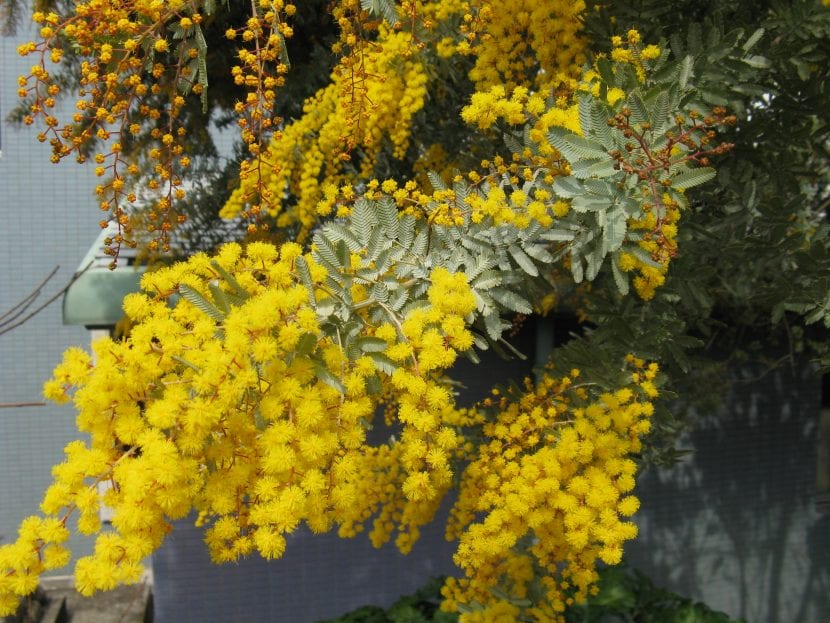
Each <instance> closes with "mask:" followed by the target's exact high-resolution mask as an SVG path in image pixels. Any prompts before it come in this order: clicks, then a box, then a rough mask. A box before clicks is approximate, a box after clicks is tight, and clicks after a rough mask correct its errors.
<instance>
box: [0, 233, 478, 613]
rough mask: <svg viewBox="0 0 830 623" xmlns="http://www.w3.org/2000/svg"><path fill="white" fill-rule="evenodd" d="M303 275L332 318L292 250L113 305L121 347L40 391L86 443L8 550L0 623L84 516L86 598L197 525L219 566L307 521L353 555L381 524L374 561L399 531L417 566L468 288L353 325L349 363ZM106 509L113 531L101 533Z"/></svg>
mask: <svg viewBox="0 0 830 623" xmlns="http://www.w3.org/2000/svg"><path fill="white" fill-rule="evenodd" d="M355 261H358V262H359V256H356V257H355ZM298 263H303V264H304V265H305V269H304V270H305V271H307V274H308V275H309V276H310V279H311V280H312V281H311V282H310V284H311V285H312V286H313V288H314V289H316V290H317V292H316V296H317V297H318V300H322V299H324V298H325V297H326V289H325V285H324V280H325V278H326V277H327V273H326V271H325V270H324V269H323V268H322V267H321V266H319V265H317V264H315V263H314V260H313V259H312V257H311V256H310V255H306V256H302V257H301V247H300V246H299V245H297V244H295V243H288V244H285V245H283V246H282V247H281V248H279V249H277V248H276V247H274V246H272V245H268V244H264V243H252V244H250V245H248V247H247V249H246V250H244V251H243V249H242V248H241V247H240V246H239V245H235V244H231V245H226V246H225V247H223V248H222V249H221V251H220V252H219V254H218V255H217V256H216V257H215V258H209V257H208V256H206V255H204V254H197V255H195V256H193V257H192V258H191V259H190V260H188V261H187V262H184V263H180V264H175V265H173V266H171V267H168V268H164V269H161V270H159V271H156V272H153V273H149V274H147V275H145V276H144V278H143V280H142V287H143V289H144V291H145V292H146V293H147V294H133V295H130V296H128V297H127V298H126V300H125V303H124V308H125V311H126V312H127V314H128V315H129V316H130V318H131V319H132V321H134V323H135V325H134V327H133V329H132V331H131V333H130V336H129V338H127V339H126V340H124V341H113V340H111V339H103V340H100V341H98V342H96V343H95V344H94V346H93V349H94V353H95V360H96V361H95V364H94V365H93V364H92V359H91V357H90V356H89V355H87V354H86V353H84V352H83V351H80V350H79V349H71V350H70V351H68V352H67V353H66V356H65V359H64V361H63V363H62V364H61V365H59V366H58V367H57V369H56V370H55V374H54V378H53V379H52V380H50V381H49V382H48V383H47V385H46V388H45V392H46V394H47V395H48V396H49V397H50V398H52V399H56V400H63V401H65V400H67V399H69V397H70V395H71V397H72V399H73V401H74V403H75V406H76V407H77V409H78V418H77V422H78V427H79V429H80V430H81V431H82V432H85V433H88V434H89V436H90V441H89V442H88V443H84V442H81V441H76V442H72V443H71V444H69V446H67V448H66V460H65V462H64V463H62V464H60V465H58V466H57V467H55V469H54V471H53V475H54V484H52V485H51V486H50V487H49V489H48V490H47V492H46V494H45V496H44V499H43V503H42V505H41V509H42V511H43V513H44V514H45V518H43V519H40V518H30V519H27V520H26V521H25V522H24V524H23V526H22V527H21V531H20V537H19V538H18V540H17V542H16V543H14V544H10V545H4V546H3V547H2V548H0V563H2V564H0V604H1V605H2V608H3V610H2V612H3V613H7V612H9V611H11V610H13V609H14V604H15V603H16V600H17V598H18V596H21V595H26V594H29V593H31V591H32V590H34V588H35V586H36V585H37V578H38V575H39V574H40V573H41V572H43V571H44V570H46V569H50V568H54V567H55V566H62V565H65V564H66V563H67V562H68V558H69V556H68V552H66V551H65V550H64V549H62V547H61V543H62V542H63V541H65V540H66V537H67V533H66V530H65V528H64V525H65V523H66V521H67V519H68V517H69V515H70V514H72V513H73V512H76V511H77V513H78V514H79V524H78V525H79V530H80V531H81V532H83V533H86V534H98V536H97V539H96V545H95V550H94V553H93V554H92V555H91V556H88V557H85V558H81V559H80V560H78V562H77V564H76V567H75V580H76V585H77V587H78V589H79V590H80V591H81V592H82V593H83V594H87V595H88V594H90V593H92V592H94V591H95V590H105V589H109V588H112V587H113V586H115V584H117V583H125V582H133V581H136V580H138V579H139V578H140V575H141V572H142V569H141V564H140V562H141V560H142V559H143V558H145V557H146V556H147V555H149V554H150V553H151V552H152V551H153V550H154V549H156V548H157V547H158V546H159V545H160V544H161V542H162V541H163V539H164V537H165V535H166V534H167V533H168V532H169V530H170V529H171V526H170V523H169V522H170V520H173V519H179V518H182V517H185V516H186V515H187V514H188V513H190V512H191V510H195V511H197V512H198V514H199V517H198V522H199V523H200V524H201V525H204V526H205V527H206V532H205V541H206V543H207V546H208V548H209V550H210V553H211V557H212V558H213V560H214V561H216V562H224V561H233V560H236V559H238V558H239V557H240V556H245V555H248V554H251V553H252V552H255V551H256V552H259V553H260V554H261V555H262V556H264V557H266V558H277V557H279V556H280V555H281V554H282V552H283V550H284V548H285V534H286V533H289V532H291V531H293V530H294V529H295V528H296V527H297V526H298V525H299V524H300V523H303V522H304V523H305V524H306V525H308V526H309V527H310V528H311V529H312V530H313V531H315V532H323V531H327V530H329V529H331V528H332V527H334V526H335V525H339V533H340V534H341V535H342V536H352V535H354V534H356V533H357V532H359V531H361V530H362V529H363V525H364V524H365V523H366V522H367V521H369V520H371V519H372V518H373V517H374V526H373V531H372V540H373V542H375V543H376V544H377V545H379V544H381V543H383V542H385V541H386V540H388V539H389V538H390V536H391V533H392V532H393V530H394V529H395V527H396V526H397V529H398V532H399V533H398V536H397V539H396V541H397V544H398V546H399V547H400V548H401V549H402V550H404V551H407V550H408V549H409V548H410V547H411V545H412V543H413V542H414V541H415V540H416V539H417V538H418V528H419V526H421V525H423V524H424V523H426V522H428V521H430V520H431V519H432V518H433V515H434V513H435V510H436V509H437V506H438V504H439V503H440V501H441V499H442V497H443V495H444V493H445V492H446V491H447V490H448V489H449V487H450V485H451V483H452V474H453V472H452V469H451V466H450V463H451V461H452V460H453V459H454V457H455V455H456V453H457V449H458V444H459V441H460V440H459V438H458V436H457V435H456V433H455V430H454V428H453V427H452V426H451V422H452V420H453V416H452V414H453V413H454V398H453V394H452V392H451V391H450V389H449V387H448V386H447V385H446V384H445V383H444V382H443V380H442V372H443V371H444V370H445V369H447V368H448V367H450V366H451V365H452V364H453V363H454V361H455V358H456V356H457V353H458V352H459V351H463V350H466V349H468V348H470V347H471V345H472V342H473V338H472V335H471V333H470V332H469V330H468V329H467V324H468V322H469V320H470V319H471V314H472V312H473V311H474V309H475V299H474V297H473V294H472V292H471V290H470V287H469V285H468V283H467V279H466V277H465V276H464V275H463V274H453V273H450V272H448V271H446V270H444V269H442V268H437V269H435V270H433V271H432V272H431V273H430V275H429V286H428V288H427V290H426V298H425V300H424V304H423V305H422V306H421V307H416V308H415V309H412V310H411V311H409V312H408V313H406V314H405V315H403V316H402V317H399V316H397V315H396V314H394V313H391V315H390V318H391V322H384V323H381V324H380V325H375V324H373V323H371V321H370V320H369V316H368V314H367V312H366V310H365V309H360V310H358V311H357V313H358V314H359V317H360V319H361V320H360V321H361V322H362V323H364V326H363V329H362V331H361V334H360V335H361V336H363V337H364V338H365V339H370V340H374V342H372V343H373V345H374V346H375V348H374V350H372V351H370V353H373V354H375V355H376V358H373V357H371V356H369V354H359V355H358V356H354V355H349V354H348V353H347V350H346V349H345V348H344V345H343V344H342V342H341V341H340V335H341V334H340V333H339V332H336V333H335V334H334V335H327V334H326V333H324V332H323V331H322V330H321V328H320V324H319V318H318V316H317V313H316V311H315V310H314V307H313V306H312V305H311V304H310V302H309V297H310V291H309V285H310V284H309V282H304V281H303V279H302V278H301V277H299V276H298ZM174 294H178V296H179V298H178V301H177V302H176V304H175V306H173V307H171V306H170V304H169V301H170V297H171V296H172V295H174ZM377 346H381V347H382V348H381V349H378V348H377ZM378 358H379V359H378ZM375 385H379V386H380V388H381V391H377V390H376V389H375V390H373V389H372V387H373V386H375ZM383 401H389V402H390V403H391V404H394V405H395V411H390V413H391V414H392V416H393V419H395V420H396V422H397V425H398V426H399V434H398V435H396V436H395V437H393V438H391V439H390V440H389V441H388V442H386V443H383V444H380V445H377V446H370V445H369V444H367V441H366V431H367V428H368V427H369V426H370V425H371V422H372V420H373V418H374V414H375V412H376V411H377V408H378V406H379V405H380V404H381V403H382V402H383ZM447 422H450V424H447ZM102 482H109V483H110V484H111V487H110V489H109V491H108V492H107V493H106V494H104V495H101V494H99V491H98V487H97V485H98V484H99V483H102ZM103 504H105V505H107V506H109V507H111V508H112V510H113V513H114V516H113V519H112V530H106V531H103V532H102V526H101V523H100V521H99V519H98V511H99V509H100V507H101V505H103Z"/></svg>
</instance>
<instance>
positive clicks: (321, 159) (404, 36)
mask: <svg viewBox="0 0 830 623" xmlns="http://www.w3.org/2000/svg"><path fill="white" fill-rule="evenodd" d="M411 45H412V42H411V35H410V34H409V33H406V32H396V31H394V30H392V29H391V28H388V27H386V26H382V27H381V28H380V31H379V34H378V38H377V40H376V41H375V42H373V44H372V46H371V47H370V48H369V49H367V50H366V51H365V52H364V54H363V60H362V62H363V67H362V69H361V71H362V72H364V74H365V76H364V78H363V79H362V82H361V85H362V86H361V88H362V89H363V90H365V93H363V95H362V96H361V97H363V98H365V99H366V100H367V101H368V102H371V105H370V106H366V107H363V108H361V111H360V112H359V114H358V113H354V112H353V110H354V107H355V105H356V104H354V102H353V101H352V91H351V89H352V78H351V76H350V74H349V73H348V72H346V71H345V70H342V68H341V69H336V70H335V71H334V72H333V74H332V82H331V84H329V85H328V86H327V87H325V88H323V89H321V90H320V91H318V92H317V93H316V94H315V95H314V96H313V97H311V98H310V99H309V100H308V101H306V103H305V105H304V108H303V116H302V117H301V118H300V119H297V120H295V121H293V122H291V123H289V124H287V125H286V126H285V128H284V129H283V130H282V131H281V133H279V134H278V135H275V136H274V139H273V140H272V142H271V144H270V145H269V147H268V158H269V162H273V163H278V164H277V165H275V166H273V167H265V166H264V165H262V164H260V168H259V169H257V170H254V169H251V168H247V169H245V170H243V174H242V179H241V184H240V186H239V188H237V189H236V190H235V191H234V193H233V194H232V195H231V197H230V199H229V200H228V202H227V204H226V205H225V207H224V208H223V210H222V212H221V214H222V216H223V217H225V218H232V217H234V216H236V215H238V214H240V213H242V212H245V211H246V210H247V209H248V206H249V205H250V204H252V203H253V204H256V203H257V202H260V201H261V203H262V204H263V205H266V204H267V207H268V211H269V213H270V214H271V216H274V217H278V218H277V223H278V225H280V226H289V225H292V224H299V225H300V235H299V240H301V241H302V240H304V239H305V238H306V237H307V235H308V233H309V232H310V231H311V229H312V228H313V227H314V225H315V223H316V222H317V220H318V218H319V217H320V216H321V214H320V213H319V212H318V206H319V204H320V202H321V201H322V200H323V199H324V198H325V191H324V189H325V188H326V187H327V186H339V185H341V184H342V183H344V182H345V181H346V180H347V179H351V178H349V177H347V174H346V173H345V163H346V162H347V161H348V160H349V155H348V152H347V151H344V149H345V148H346V147H347V146H348V144H353V146H359V147H361V148H362V150H363V154H364V155H363V159H362V161H361V163H360V171H361V174H362V176H363V177H368V176H369V175H371V173H372V171H373V169H374V166H375V163H376V161H377V157H378V155H379V153H380V150H381V148H382V144H383V141H384V139H388V140H389V141H390V143H391V145H392V150H393V155H394V156H395V157H398V158H400V157H402V156H403V154H404V153H405V152H406V150H407V148H408V146H409V136H410V130H411V124H412V118H413V116H414V115H415V114H416V113H417V112H418V111H419V110H421V108H422V107H423V105H424V98H425V96H426V84H427V74H426V69H425V67H424V64H423V60H422V59H421V58H419V57H418V56H414V55H411V54H410V51H411ZM350 111H352V112H350ZM355 114H358V118H354V115H355ZM286 191H289V192H290V193H291V195H293V196H294V197H295V200H296V203H295V204H294V205H291V206H287V205H283V197H284V196H285V193H286ZM323 216H325V214H323Z"/></svg>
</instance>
